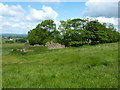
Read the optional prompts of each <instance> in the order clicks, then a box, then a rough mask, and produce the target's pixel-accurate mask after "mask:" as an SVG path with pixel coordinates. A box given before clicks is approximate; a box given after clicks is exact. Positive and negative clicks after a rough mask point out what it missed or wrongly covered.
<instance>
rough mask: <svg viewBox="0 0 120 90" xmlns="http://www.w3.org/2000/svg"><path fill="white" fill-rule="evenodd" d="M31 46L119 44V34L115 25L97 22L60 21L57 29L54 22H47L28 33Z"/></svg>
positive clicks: (78, 19)
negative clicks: (51, 43)
mask: <svg viewBox="0 0 120 90" xmlns="http://www.w3.org/2000/svg"><path fill="white" fill-rule="evenodd" d="M28 40H29V43H30V44H31V45H34V44H43V45H44V44H45V43H46V42H48V41H54V42H58V43H61V44H64V45H65V46H80V45H84V44H98V43H110V42H117V41H118V40H119V32H117V31H116V29H115V28H114V26H113V24H106V23H100V22H98V21H97V20H87V19H80V18H77V19H69V20H67V21H60V25H59V27H58V28H57V27H56V24H55V23H54V21H53V20H45V21H42V22H41V23H40V24H38V25H37V26H36V28H34V29H33V30H30V31H29V32H28Z"/></svg>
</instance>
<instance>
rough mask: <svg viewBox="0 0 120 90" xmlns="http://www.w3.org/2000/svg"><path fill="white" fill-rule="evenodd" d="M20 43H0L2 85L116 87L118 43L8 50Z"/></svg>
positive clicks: (18, 46) (20, 86) (19, 86)
mask: <svg viewBox="0 0 120 90" xmlns="http://www.w3.org/2000/svg"><path fill="white" fill-rule="evenodd" d="M22 47H23V44H17V45H16V44H6V45H4V46H3V55H2V58H3V75H2V76H3V87H4V88H116V87H117V86H118V61H117V60H118V44H117V43H107V44H99V45H93V46H86V45H85V46H81V47H68V48H64V49H56V50H48V49H47V48H45V47H33V46H31V47H30V51H31V52H29V53H12V54H11V53H9V51H10V50H11V49H13V48H22Z"/></svg>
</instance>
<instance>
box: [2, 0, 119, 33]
mask: <svg viewBox="0 0 120 90" xmlns="http://www.w3.org/2000/svg"><path fill="white" fill-rule="evenodd" d="M73 1H74V0H73ZM73 18H82V19H85V18H91V19H97V20H98V21H99V22H101V23H103V22H106V23H112V24H113V25H114V26H115V27H116V29H117V30H118V1H117V0H109V1H107V2H105V1H104V0H84V1H82V2H64V1H63V0H57V1H55V0H52V1H51V2H47V0H46V2H42V1H41V2H38V1H37V2H14V1H12V2H10V1H9V2H7V1H6V2H5V1H4V2H0V25H1V26H0V30H1V31H2V33H14V34H27V33H28V31H29V30H32V29H33V28H35V27H36V25H37V24H39V23H40V22H42V21H43V20H46V19H52V20H54V21H55V23H56V24H57V25H59V24H60V20H68V19H73Z"/></svg>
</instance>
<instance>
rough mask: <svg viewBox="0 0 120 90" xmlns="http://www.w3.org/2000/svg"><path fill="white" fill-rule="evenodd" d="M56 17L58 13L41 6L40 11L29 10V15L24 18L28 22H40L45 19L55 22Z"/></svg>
mask: <svg viewBox="0 0 120 90" xmlns="http://www.w3.org/2000/svg"><path fill="white" fill-rule="evenodd" d="M57 16H58V13H57V12H56V11H54V10H53V9H52V8H51V7H48V6H43V7H42V10H36V9H33V8H30V14H28V16H26V18H27V20H29V21H42V20H45V19H52V20H55V19H56V17H57Z"/></svg>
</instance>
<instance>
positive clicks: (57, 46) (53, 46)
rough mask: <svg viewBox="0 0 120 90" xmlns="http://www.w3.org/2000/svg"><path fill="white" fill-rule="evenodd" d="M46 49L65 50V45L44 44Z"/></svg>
mask: <svg viewBox="0 0 120 90" xmlns="http://www.w3.org/2000/svg"><path fill="white" fill-rule="evenodd" d="M45 46H46V47H48V49H61V48H65V45H61V44H59V43H54V42H52V41H51V42H47V43H46V44H45Z"/></svg>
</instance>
